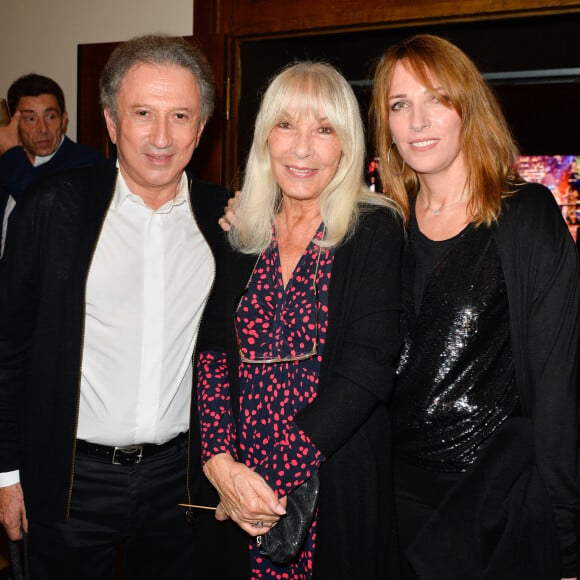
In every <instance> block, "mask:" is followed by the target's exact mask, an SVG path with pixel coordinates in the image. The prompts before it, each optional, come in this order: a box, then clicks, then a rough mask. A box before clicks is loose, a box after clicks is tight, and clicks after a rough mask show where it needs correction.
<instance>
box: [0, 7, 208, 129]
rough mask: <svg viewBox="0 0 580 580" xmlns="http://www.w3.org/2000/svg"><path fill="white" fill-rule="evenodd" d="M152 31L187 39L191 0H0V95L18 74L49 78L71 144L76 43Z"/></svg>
mask: <svg viewBox="0 0 580 580" xmlns="http://www.w3.org/2000/svg"><path fill="white" fill-rule="evenodd" d="M202 1H203V0H202ZM156 32H162V33H166V34H171V35H173V36H191V35H192V34H193V0H0V95H1V96H5V95H6V91H7V90H8V87H9V86H10V84H11V83H12V82H13V81H14V80H15V79H16V78H17V77H19V76H20V75H22V74H26V73H29V72H35V73H38V74H43V75H46V76H49V77H51V78H53V79H54V80H56V81H57V82H58V83H59V84H60V86H61V87H62V89H63V91H64V94H65V98H66V103H67V109H68V113H69V126H68V131H67V135H68V136H69V137H70V138H71V139H73V140H75V141H76V136H77V123H76V121H77V45H79V44H90V43H97V42H116V41H121V40H127V39H128V38H130V37H132V36H136V35H139V34H146V33H156Z"/></svg>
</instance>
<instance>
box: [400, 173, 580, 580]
mask: <svg viewBox="0 0 580 580" xmlns="http://www.w3.org/2000/svg"><path fill="white" fill-rule="evenodd" d="M492 232H493V236H494V239H495V241H496V244H497V247H498V250H499V253H500V259H501V264H502V268H503V272H504V275H505V279H506V286H507V293H508V300H509V310H510V333H511V346H512V352H513V363H514V369H515V373H516V382H517V387H518V392H519V394H520V397H521V402H522V408H523V415H524V417H522V418H518V419H511V420H510V421H508V422H507V424H506V425H505V426H504V427H503V428H501V429H500V430H499V431H498V432H497V434H496V435H494V436H493V437H491V438H490V441H489V443H488V444H487V446H486V447H484V449H483V453H482V456H481V458H480V459H479V460H478V461H477V462H476V464H475V466H474V468H473V469H472V470H470V471H469V472H468V473H467V474H466V477H465V478H464V479H462V482H461V484H460V485H459V486H457V487H456V489H454V490H453V492H452V493H451V494H450V495H448V496H447V498H446V499H445V500H444V502H443V503H442V505H441V506H439V508H438V509H437V511H436V512H435V514H434V517H433V518H432V519H431V521H430V522H429V523H428V524H427V526H426V528H425V529H424V530H423V532H422V533H421V535H420V536H418V537H417V541H416V542H414V544H413V546H412V547H411V548H410V554H409V558H410V560H411V561H412V562H413V565H414V566H415V568H416V569H417V570H418V571H420V577H421V578H422V579H423V578H425V579H432V580H439V579H440V578H443V577H445V578H449V579H454V578H465V577H470V578H489V579H490V580H496V578H510V579H512V580H532V579H537V580H557V579H559V578H561V577H573V576H577V575H578V573H579V571H580V570H579V549H580V546H579V528H580V479H579V471H578V470H579V463H578V428H579V418H578V357H577V352H578V333H579V301H580V288H579V267H578V255H577V252H576V249H575V247H574V242H573V239H572V237H571V236H570V235H569V233H568V231H567V227H566V224H565V223H564V220H563V219H562V214H561V212H560V210H559V208H558V206H557V204H556V201H555V199H554V196H553V195H552V194H551V192H550V191H549V190H548V189H546V188H545V187H543V186H541V185H537V184H525V185H524V186H522V187H521V188H519V190H518V191H517V192H516V193H515V194H514V195H512V196H510V197H508V198H506V199H505V201H504V203H503V206H502V213H501V215H500V218H499V220H498V223H497V224H496V225H495V226H494V227H493V230H492Z"/></svg>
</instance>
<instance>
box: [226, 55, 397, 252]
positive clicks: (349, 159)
mask: <svg viewBox="0 0 580 580" xmlns="http://www.w3.org/2000/svg"><path fill="white" fill-rule="evenodd" d="M290 105H292V108H293V109H295V110H297V111H298V112H299V114H301V115H313V116H314V117H315V118H320V117H326V118H327V119H328V122H329V123H330V125H331V126H332V128H333V129H334V131H336V134H337V136H338V140H339V142H340V146H341V149H342V157H341V160H340V163H339V166H338V169H337V171H336V174H335V175H334V177H333V178H332V180H331V181H330V183H329V184H328V185H327V187H326V188H325V189H324V191H323V192H322V193H321V195H320V198H319V204H320V213H321V216H322V220H323V222H324V224H325V226H326V236H325V239H324V241H322V242H320V244H321V245H324V246H326V247H333V246H336V245H338V244H340V243H341V242H342V241H343V240H344V239H346V238H347V237H348V235H349V234H350V233H351V232H352V231H353V230H354V227H355V226H356V223H357V221H358V216H359V212H360V209H361V204H362V203H365V202H366V203H369V204H374V205H385V206H391V207H395V204H394V203H392V202H391V201H390V200H389V199H388V198H387V197H386V196H384V195H379V194H374V193H371V192H370V191H369V189H368V187H367V185H366V184H365V181H364V165H365V136H364V128H363V123H362V119H361V114H360V108H359V104H358V101H357V99H356V96H355V95H354V92H353V91H352V89H351V87H350V85H349V84H348V82H347V81H346V79H345V78H344V77H343V76H342V75H341V74H340V73H339V72H338V71H337V70H336V69H335V68H334V67H332V66H331V65H329V64H327V63H323V62H313V61H305V62H299V63H296V64H292V65H289V66H287V67H285V68H284V69H283V70H282V71H281V72H280V73H278V74H277V75H276V76H275V77H274V78H273V79H272V80H271V81H270V84H269V86H268V88H267V89H266V92H265V93H264V95H263V97H262V102H261V105H260V110H259V112H258V115H257V117H256V123H255V127H254V137H253V141H252V146H251V148H250V152H249V155H248V160H247V163H246V168H245V174H244V182H243V186H242V190H241V194H240V196H239V201H238V207H237V209H236V222H235V224H234V226H233V227H232V228H231V229H230V232H229V240H230V243H231V245H232V246H233V247H234V248H236V249H237V250H239V251H241V252H244V253H248V254H257V253H259V252H261V251H262V250H264V249H265V248H266V247H268V245H269V244H270V241H271V238H272V225H273V223H274V219H275V216H276V214H277V213H278V212H279V211H280V208H281V206H282V192H281V190H280V187H279V186H278V184H277V183H276V181H275V179H274V175H273V173H272V167H271V163H270V156H269V153H268V137H269V136H270V132H271V131H272V129H273V128H274V126H275V125H276V124H277V123H279V122H280V121H281V120H283V119H284V118H285V117H286V115H285V114H286V112H287V109H288V107H289V106H290Z"/></svg>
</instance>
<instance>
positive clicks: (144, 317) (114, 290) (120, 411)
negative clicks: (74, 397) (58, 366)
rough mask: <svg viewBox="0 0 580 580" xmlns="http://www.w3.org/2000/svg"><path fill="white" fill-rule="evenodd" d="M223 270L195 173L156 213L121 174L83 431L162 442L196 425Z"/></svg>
mask: <svg viewBox="0 0 580 580" xmlns="http://www.w3.org/2000/svg"><path fill="white" fill-rule="evenodd" d="M214 274H215V264H214V259H213V255H212V253H211V250H210V248H209V246H208V244H207V242H206V240H205V238H204V237H203V235H202V233H201V232H200V230H199V228H198V226H197V223H196V222H195V219H194V217H193V212H192V210H191V206H190V203H189V193H188V186H187V178H186V176H185V174H184V175H183V176H182V179H181V183H180V185H179V189H178V194H177V196H176V197H175V198H174V199H173V200H171V201H168V202H167V203H165V204H164V205H163V206H162V207H161V208H159V209H158V210H156V211H155V210H153V209H151V208H150V207H148V206H147V205H145V203H144V202H143V200H142V199H141V198H140V197H138V196H136V195H134V194H132V193H131V192H130V191H129V189H128V187H127V184H126V183H125V181H124V179H123V177H122V176H121V175H120V174H119V178H118V179H117V186H116V190H115V193H114V197H113V200H112V203H111V206H110V208H109V211H108V213H107V216H106V218H105V221H104V224H103V228H102V231H101V235H100V237H99V240H98V243H97V247H96V250H95V254H94V256H93V260H92V262H91V266H90V270H89V275H88V279H87V287H86V314H85V332H84V344H83V360H82V366H81V397H80V408H79V420H78V431H77V438H78V439H84V440H86V441H90V442H91V443H101V444H104V445H119V446H122V445H133V444H142V443H157V444H160V443H165V442H166V441H169V440H170V439H172V438H173V437H175V436H176V435H178V434H179V433H183V432H185V431H187V430H188V428H189V416H190V404H191V389H192V355H193V349H194V345H195V341H196V337H197V330H198V326H199V322H200V318H201V314H202V311H203V307H204V305H205V303H206V300H207V297H208V295H209V292H210V290H211V286H212V284H213V278H214Z"/></svg>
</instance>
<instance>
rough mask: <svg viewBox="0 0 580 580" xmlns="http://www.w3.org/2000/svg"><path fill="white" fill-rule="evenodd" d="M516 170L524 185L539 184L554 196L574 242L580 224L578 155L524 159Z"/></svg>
mask: <svg viewBox="0 0 580 580" xmlns="http://www.w3.org/2000/svg"><path fill="white" fill-rule="evenodd" d="M517 169H518V171H519V172H520V175H521V176H522V177H523V178H524V179H525V180H526V181H532V182H536V183H542V184H543V185H545V186H546V187H547V188H548V189H550V191H551V192H552V193H553V194H554V197H555V198H556V201H557V202H558V205H559V206H560V208H561V210H562V217H563V218H564V220H566V223H567V224H568V229H569V230H570V233H571V234H572V236H573V237H574V239H576V237H577V236H578V235H579V234H578V225H579V224H580V155H527V156H521V157H519V159H518V163H517Z"/></svg>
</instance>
